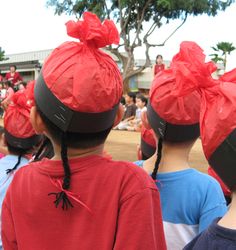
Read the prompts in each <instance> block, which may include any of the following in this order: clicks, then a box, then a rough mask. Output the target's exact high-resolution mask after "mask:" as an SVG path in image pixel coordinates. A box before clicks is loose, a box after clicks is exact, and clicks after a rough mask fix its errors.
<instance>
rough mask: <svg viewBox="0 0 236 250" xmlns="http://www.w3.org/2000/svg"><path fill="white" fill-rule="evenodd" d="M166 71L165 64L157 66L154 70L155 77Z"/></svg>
mask: <svg viewBox="0 0 236 250" xmlns="http://www.w3.org/2000/svg"><path fill="white" fill-rule="evenodd" d="M164 69H165V64H156V65H155V68H154V75H156V74H157V73H159V72H160V71H162V70H164Z"/></svg>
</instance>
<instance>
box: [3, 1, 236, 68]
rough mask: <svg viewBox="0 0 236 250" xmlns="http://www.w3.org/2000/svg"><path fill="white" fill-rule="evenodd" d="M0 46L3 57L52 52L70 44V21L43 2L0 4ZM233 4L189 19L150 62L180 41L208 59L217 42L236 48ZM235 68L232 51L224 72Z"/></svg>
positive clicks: (165, 30) (157, 38)
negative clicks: (211, 14)
mask: <svg viewBox="0 0 236 250" xmlns="http://www.w3.org/2000/svg"><path fill="white" fill-rule="evenodd" d="M0 10H1V14H0V32H1V33H0V46H1V47H2V49H3V50H5V53H6V54H15V53H22V52H29V51H36V50H44V49H52V48H55V47H57V46H58V45H60V44H61V43H62V42H64V41H68V40H72V39H70V38H69V37H68V36H67V34H66V29H65V25H64V24H65V23H66V22H67V21H69V20H75V18H74V17H70V16H66V15H62V16H54V11H53V9H52V8H47V7H46V0H0ZM179 23H180V20H176V21H171V22H170V23H169V24H168V25H164V26H163V27H162V28H161V29H159V30H156V32H155V33H154V34H153V36H152V38H151V42H155V43H162V42H163V40H165V38H166V37H167V36H168V35H169V34H170V33H171V32H172V31H173V30H174V29H175V27H176V26H177V25H178V24H179ZM235 23H236V3H234V4H232V5H231V6H230V7H229V8H228V9H226V11H225V12H219V14H218V15H217V16H216V17H208V16H207V15H202V16H198V17H189V18H188V19H187V21H186V23H185V24H184V25H183V26H182V27H181V28H180V29H179V30H178V31H177V33H175V35H174V36H172V38H171V39H170V40H169V41H168V42H167V43H166V45H165V46H164V47H155V48H153V49H152V50H151V53H150V54H151V58H152V59H154V58H155V55H157V54H162V55H163V58H164V59H165V60H171V58H172V57H173V56H174V55H175V54H176V53H177V52H178V50H179V45H180V43H181V42H182V41H195V42H197V43H198V44H199V45H200V46H201V47H202V48H203V50H204V52H205V54H206V55H207V59H209V56H208V55H209V54H211V53H213V51H212V49H211V47H212V46H215V45H216V44H217V43H218V42H232V43H233V45H234V46H235V47H236V32H235V30H234V25H235ZM135 55H136V58H138V59H141V58H144V50H143V49H142V48H140V49H138V50H137V51H136V53H135ZM234 67H236V50H235V51H234V52H232V53H231V54H230V56H229V57H228V66H227V70H231V69H232V68H234Z"/></svg>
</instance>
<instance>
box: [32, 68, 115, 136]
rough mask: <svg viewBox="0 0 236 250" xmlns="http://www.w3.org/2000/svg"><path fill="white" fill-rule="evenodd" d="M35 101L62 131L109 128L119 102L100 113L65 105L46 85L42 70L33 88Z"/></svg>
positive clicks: (83, 131)
mask: <svg viewBox="0 0 236 250" xmlns="http://www.w3.org/2000/svg"><path fill="white" fill-rule="evenodd" d="M34 95H35V101H36V104H37V106H38V108H39V109H40V111H41V112H42V113H43V114H44V115H45V116H46V117H47V118H48V119H49V120H50V121H51V122H52V123H53V124H54V125H56V126H57V127H58V128H60V129H61V130H62V131H64V132H67V131H68V132H74V133H76V132H77V133H96V132H101V131H104V130H106V129H108V128H111V127H112V126H113V124H114V120H115V116H116V113H117V110H118V107H119V104H117V105H115V106H114V107H113V108H112V109H111V110H108V111H105V112H101V113H84V112H79V111H74V110H72V109H70V108H68V107H67V106H65V105H64V104H63V103H62V102H61V101H60V100H59V99H58V98H57V97H56V96H54V95H53V93H52V92H51V91H50V90H49V88H48V87H47V85H46V83H45V81H44V78H43V75H42V71H41V73H40V75H39V77H38V79H37V83H36V85H35V89H34Z"/></svg>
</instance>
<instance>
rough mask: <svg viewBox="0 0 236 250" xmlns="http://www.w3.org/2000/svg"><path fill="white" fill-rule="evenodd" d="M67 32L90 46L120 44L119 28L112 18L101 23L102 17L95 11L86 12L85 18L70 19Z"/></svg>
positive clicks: (98, 46) (101, 46) (100, 46)
mask: <svg viewBox="0 0 236 250" xmlns="http://www.w3.org/2000/svg"><path fill="white" fill-rule="evenodd" d="M66 28H67V34H68V35H69V36H71V37H74V38H78V39H79V40H80V41H81V42H82V43H84V44H86V45H87V46H89V47H94V48H103V47H105V46H107V45H111V44H117V45H118V44H119V41H120V37H119V33H118V30H117V28H116V26H115V24H114V22H113V21H111V20H107V19H106V20H105V21H104V22H103V23H101V21H100V19H99V18H98V17H97V16H96V15H95V14H93V13H90V12H85V13H84V14H83V20H79V21H77V22H75V21H69V22H67V23H66Z"/></svg>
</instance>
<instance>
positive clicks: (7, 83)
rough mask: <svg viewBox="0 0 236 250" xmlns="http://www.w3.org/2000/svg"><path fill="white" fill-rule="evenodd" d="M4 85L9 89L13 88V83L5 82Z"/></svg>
mask: <svg viewBox="0 0 236 250" xmlns="http://www.w3.org/2000/svg"><path fill="white" fill-rule="evenodd" d="M4 84H5V85H7V86H8V87H12V86H13V85H12V83H11V81H6V82H4Z"/></svg>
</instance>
